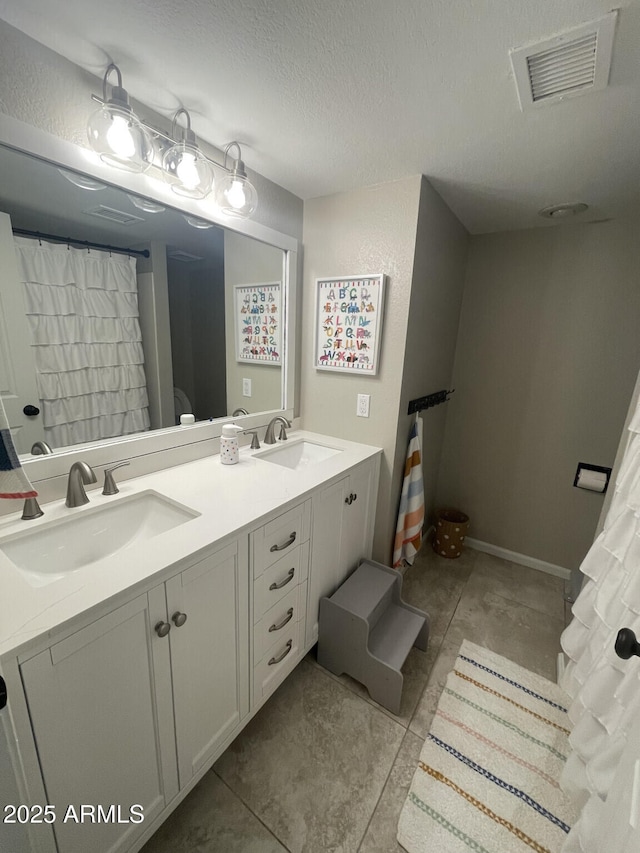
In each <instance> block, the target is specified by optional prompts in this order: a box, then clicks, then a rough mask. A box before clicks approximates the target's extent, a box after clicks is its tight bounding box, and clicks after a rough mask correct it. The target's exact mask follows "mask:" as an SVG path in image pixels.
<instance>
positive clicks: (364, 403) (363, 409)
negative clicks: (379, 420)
mask: <svg viewBox="0 0 640 853" xmlns="http://www.w3.org/2000/svg"><path fill="white" fill-rule="evenodd" d="M370 400H371V395H370V394H358V405H357V408H356V415H357V416H358V417H359V418H368V417H369V401H370Z"/></svg>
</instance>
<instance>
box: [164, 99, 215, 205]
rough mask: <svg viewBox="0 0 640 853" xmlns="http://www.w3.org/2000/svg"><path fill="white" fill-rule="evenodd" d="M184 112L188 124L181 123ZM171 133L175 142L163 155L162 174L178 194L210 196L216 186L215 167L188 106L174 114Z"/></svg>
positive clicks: (200, 196)
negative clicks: (195, 129) (203, 149)
mask: <svg viewBox="0 0 640 853" xmlns="http://www.w3.org/2000/svg"><path fill="white" fill-rule="evenodd" d="M181 114H183V115H184V116H185V120H186V124H187V126H186V127H180V125H178V116H179V115H181ZM171 135H172V137H173V139H174V140H175V143H174V144H173V145H172V146H171V148H169V149H167V151H165V153H164V154H163V156H162V177H163V178H164V179H165V181H166V182H167V183H168V184H169V185H170V187H171V189H172V190H173V191H174V193H177V194H178V195H182V196H186V197H187V198H206V196H208V195H209V193H210V192H211V189H212V187H213V167H212V166H211V163H210V162H209V161H208V160H207V158H206V157H205V156H204V155H203V154H202V153H201V151H200V149H199V148H198V146H197V145H196V136H195V133H194V132H193V131H192V130H191V117H190V115H189V113H188V112H187V111H186V110H185V109H184V107H183V108H181V109H179V110H178V112H177V113H176V114H175V116H174V117H173V124H172V125H171ZM179 137H180V138H179Z"/></svg>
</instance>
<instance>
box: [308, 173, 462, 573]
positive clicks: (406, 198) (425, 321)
mask: <svg viewBox="0 0 640 853" xmlns="http://www.w3.org/2000/svg"><path fill="white" fill-rule="evenodd" d="M466 243H467V236H466V232H465V230H464V228H463V227H462V226H461V225H460V223H459V222H458V220H457V219H456V218H455V217H454V216H453V214H452V213H451V211H450V210H449V208H448V207H447V206H446V205H445V204H444V202H443V201H442V199H441V198H440V196H439V195H438V194H437V193H436V192H435V191H434V190H433V189H432V187H431V186H430V185H429V183H428V181H426V180H425V179H424V178H422V177H421V176H416V177H412V178H406V179H404V180H401V181H394V182H391V183H387V184H379V185H377V186H374V187H367V188H365V189H361V190H354V191H353V192H348V193H341V194H339V195H334V196H329V197H325V198H318V199H313V200H311V201H308V202H305V214H304V252H305V264H304V266H305V273H304V289H303V294H302V300H303V306H302V313H303V322H302V345H301V350H302V354H301V375H302V399H301V403H302V419H303V426H304V427H305V428H306V429H312V430H317V431H319V432H326V433H328V434H329V435H338V436H340V437H342V438H347V439H351V440H353V441H362V442H365V443H368V444H374V445H377V446H379V447H382V448H383V450H384V456H383V462H382V468H381V472H380V489H379V493H378V508H377V515H376V525H375V538H374V559H377V560H380V561H382V562H388V561H389V559H390V557H391V547H392V542H393V536H394V532H395V525H396V515H397V510H398V499H399V494H400V488H401V485H402V472H403V468H404V459H405V455H406V449H407V443H406V442H407V436H408V423H409V421H410V418H407V416H406V415H405V413H406V407H407V402H408V400H409V399H410V396H418V395H422V394H425V393H429V392H430V391H436V390H439V388H435V387H432V385H433V384H435V385H438V384H441V385H447V383H448V381H449V379H450V375H451V369H452V364H453V352H454V348H455V338H456V332H457V326H458V313H459V305H460V299H461V293H462V284H463V272H464V261H465V253H466ZM366 273H386V274H387V275H388V282H387V292H386V298H385V312H384V321H383V334H382V343H381V350H380V368H379V371H378V374H377V376H374V377H365V376H360V375H356V376H350V375H344V374H340V373H334V372H329V371H321V370H316V369H315V368H314V366H313V351H314V315H315V300H314V296H315V280H316V278H320V277H329V276H348V275H361V274H366ZM358 393H365V394H370V395H371V408H370V417H369V418H359V417H357V416H356V398H357V394H358ZM442 427H443V423H442V420H441V419H439V420H434V421H431V423H430V426H429V427H428V428H427V439H428V443H427V442H425V453H424V466H425V471H426V472H427V475H428V479H429V482H428V490H429V495H428V499H429V502H432V493H433V489H434V483H435V470H436V468H437V465H438V460H439V455H440V445H441V441H442Z"/></svg>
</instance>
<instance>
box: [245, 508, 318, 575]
mask: <svg viewBox="0 0 640 853" xmlns="http://www.w3.org/2000/svg"><path fill="white" fill-rule="evenodd" d="M310 523H311V501H305V502H304V503H302V504H299V505H298V506H294V507H293V508H292V509H290V510H287V512H285V513H283V514H282V515H279V516H278V517H277V518H274V519H273V521H270V522H268V523H267V524H265V525H263V526H262V527H261V528H260V529H259V530H256V531H255V532H254V533H252V534H251V548H252V554H253V576H254V578H258V577H260V575H261V574H262V573H263V572H264V571H265V569H267V568H268V567H269V566H271V565H273V564H274V563H275V562H277V561H278V560H279V559H280V558H281V557H283V556H284V555H285V554H290V553H291V551H292V550H293V548H294V547H296V546H297V545H300V544H301V543H302V542H306V541H307V540H308V538H309V527H310Z"/></svg>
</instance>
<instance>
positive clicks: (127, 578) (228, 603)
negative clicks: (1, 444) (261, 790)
mask: <svg viewBox="0 0 640 853" xmlns="http://www.w3.org/2000/svg"><path fill="white" fill-rule="evenodd" d="M380 455H381V451H380V450H379V449H378V448H373V447H368V446H366V445H361V444H356V443H353V442H348V441H343V440H341V439H335V438H330V437H327V436H321V435H316V434H313V433H309V432H303V431H298V432H292V433H290V437H289V440H288V441H287V442H282V443H279V444H278V445H276V446H275V447H272V448H269V449H267V448H263V449H262V450H256V451H252V450H250V449H249V448H243V449H241V452H240V462H239V464H237V465H231V466H228V465H221V464H220V460H219V457H218V456H209V457H207V458H204V459H199V460H196V461H194V462H189V463H187V464H183V465H178V466H176V467H174V468H171V469H168V470H164V471H157V472H155V473H152V474H147V475H145V476H142V477H138V478H137V479H132V480H128V481H126V482H123V483H121V484H120V493H119V494H118V495H115V496H103V495H101V494H100V492H99V490H98V491H93V492H90V493H89V494H90V498H91V500H90V502H89V504H86V505H85V506H82V507H79V508H76V509H69V508H67V507H65V506H64V502H62V501H57V502H53V503H51V504H48V505H45V506H44V509H45V515H44V517H43V518H41V519H38V520H36V521H32V522H23V521H19V520H16V518H15V517H14V518H13V519H8V520H5V521H3V522H2V523H1V524H0V573H1V574H2V579H3V584H2V585H3V593H4V594H3V597H2V600H1V601H0V674H1V675H2V677H3V679H4V682H5V683H6V689H7V697H8V698H7V705H6V707H5V708H4V710H2V711H0V733H1V731H2V729H4V735H5V740H6V744H5V745H4V746H2V749H6V752H7V754H8V757H9V762H10V765H11V768H12V774H13V775H12V779H13V780H14V781H15V786H10V787H9V790H13V787H15V793H14V796H15V797H18V798H19V800H18V801H17V802H15V803H14V804H13V805H15V806H19V805H21V806H23V808H22V809H21V810H20V811H18V810H16V811H15V813H12V812H11V811H9V812H7V811H6V810H5V814H4V815H3V820H5V821H6V819H7V816H9V817H11V816H12V815H13V817H14V822H13V823H11V824H8V823H3V824H0V847H1V848H2V850H5V849H6V850H8V851H11V853H86V851H88V850H91V851H92V853H124V851H137V850H139V849H140V847H142V845H143V844H144V843H145V841H147V840H148V839H149V837H150V836H151V835H152V834H153V832H154V831H155V830H156V829H157V828H158V827H159V825H160V824H161V823H162V821H163V820H164V819H165V818H166V817H167V816H168V814H169V813H170V812H171V811H172V810H173V809H174V808H175V807H176V805H177V804H178V803H179V802H180V801H181V800H182V799H183V798H184V796H186V794H187V793H188V792H189V791H190V790H191V789H192V788H193V787H194V785H195V784H196V783H197V782H198V780H199V779H200V778H201V777H202V775H203V774H204V773H206V771H207V770H208V769H209V768H210V767H211V765H212V764H213V762H214V761H215V760H216V759H217V758H218V757H219V755H220V754H221V753H222V752H223V751H224V749H226V747H227V746H229V744H230V743H231V742H232V740H233V739H234V738H235V737H236V735H237V734H238V733H239V732H240V731H241V729H242V728H243V727H244V726H245V725H246V724H247V722H248V721H249V720H250V719H251V717H252V716H253V715H254V714H255V713H256V712H257V711H258V709H259V708H260V707H261V705H262V704H264V702H266V701H267V700H268V698H269V696H270V695H271V694H272V693H273V691H274V690H275V689H276V688H277V687H278V685H279V684H280V683H281V682H282V681H283V680H284V679H285V678H286V677H287V675H288V674H289V673H290V672H291V671H292V670H293V668H294V667H295V666H296V664H297V663H299V661H300V660H301V658H302V657H303V656H304V655H305V654H306V653H307V652H308V651H309V649H310V648H311V647H312V646H313V645H314V643H315V642H316V640H317V635H318V605H319V600H320V598H321V597H322V596H324V595H328V594H331V593H332V592H333V591H334V590H335V589H336V588H337V586H338V585H339V584H340V583H341V582H342V580H344V578H345V577H346V576H347V575H348V574H350V573H351V572H352V571H353V570H354V569H355V567H356V566H357V564H358V562H359V561H360V559H363V558H368V557H370V556H371V544H372V538H373V524H374V517H375V506H376V495H377V486H378V475H379V467H380ZM113 508H115V510H114V509H113ZM27 526H28V530H27ZM74 528H75V530H77V534H76V533H75V532H74ZM26 534H28V536H27V535H26ZM51 537H54V538H51ZM55 537H58V538H57V539H56V538H55ZM127 537H128V538H127ZM22 540H24V541H22ZM88 541H91V542H93V543H94V544H95V548H94V550H93V551H92V550H91V547H89V550H87V542H88ZM16 543H17V544H16ZM34 543H35V544H34ZM45 549H49V553H51V554H53V553H54V552H57V554H58V557H57V558H56V560H53V558H52V559H51V560H47V559H44V560H42V562H40V563H39V562H38V559H40V558H41V557H42V553H43V552H44V550H45ZM83 549H84V550H83ZM107 552H108V553H107ZM65 560H67V562H65ZM21 563H22V566H21V565H20V564H21ZM34 566H36V569H35V570H34V569H33V567H34ZM38 566H39V567H40V568H39V569H38V568H37V567H38ZM68 566H72V567H73V570H72V571H68ZM2 749H0V755H2ZM2 773H3V774H4V775H7V773H8V771H7V770H6V769H5V767H4V766H3V770H2ZM9 775H11V774H9ZM0 790H2V792H3V793H4V789H2V788H0ZM5 796H6V795H5ZM12 845H13V846H12ZM14 848H15V849H14Z"/></svg>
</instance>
